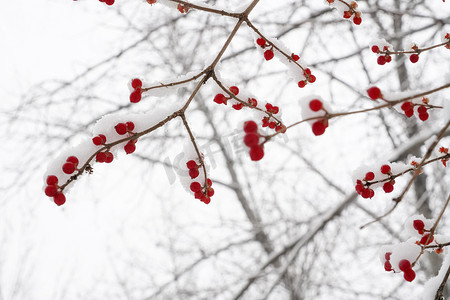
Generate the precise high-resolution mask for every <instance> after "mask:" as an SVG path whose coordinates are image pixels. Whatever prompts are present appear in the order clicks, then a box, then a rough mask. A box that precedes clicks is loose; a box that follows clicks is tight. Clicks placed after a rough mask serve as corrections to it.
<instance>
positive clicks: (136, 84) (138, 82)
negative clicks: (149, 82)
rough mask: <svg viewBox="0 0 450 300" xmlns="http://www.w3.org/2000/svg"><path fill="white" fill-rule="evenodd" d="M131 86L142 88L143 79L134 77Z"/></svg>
mask: <svg viewBox="0 0 450 300" xmlns="http://www.w3.org/2000/svg"><path fill="white" fill-rule="evenodd" d="M131 87H132V88H133V89H139V88H141V87H142V81H141V80H140V79H139V78H134V79H133V80H132V81H131Z"/></svg>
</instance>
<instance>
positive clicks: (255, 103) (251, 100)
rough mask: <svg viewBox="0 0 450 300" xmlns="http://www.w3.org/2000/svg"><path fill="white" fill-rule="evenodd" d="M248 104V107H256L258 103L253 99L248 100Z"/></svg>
mask: <svg viewBox="0 0 450 300" xmlns="http://www.w3.org/2000/svg"><path fill="white" fill-rule="evenodd" d="M248 104H249V105H250V106H255V107H256V106H257V105H258V101H257V100H256V99H255V98H248Z"/></svg>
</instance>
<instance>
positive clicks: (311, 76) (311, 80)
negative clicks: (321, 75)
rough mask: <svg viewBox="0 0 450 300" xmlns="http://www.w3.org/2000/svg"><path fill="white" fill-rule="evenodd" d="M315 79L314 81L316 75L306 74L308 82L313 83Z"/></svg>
mask: <svg viewBox="0 0 450 300" xmlns="http://www.w3.org/2000/svg"><path fill="white" fill-rule="evenodd" d="M315 81H316V76H314V75H309V76H308V82H310V83H313V82H315Z"/></svg>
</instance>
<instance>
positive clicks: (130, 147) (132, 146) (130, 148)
mask: <svg viewBox="0 0 450 300" xmlns="http://www.w3.org/2000/svg"><path fill="white" fill-rule="evenodd" d="M123 149H124V150H125V152H126V153H127V154H131V153H133V152H134V151H135V150H136V145H135V144H134V143H133V142H131V141H130V142H128V143H127V144H126V145H125V146H124V147H123Z"/></svg>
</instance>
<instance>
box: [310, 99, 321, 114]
mask: <svg viewBox="0 0 450 300" xmlns="http://www.w3.org/2000/svg"><path fill="white" fill-rule="evenodd" d="M309 108H310V109H311V110H312V111H319V110H321V109H322V101H320V100H318V99H314V100H311V102H309Z"/></svg>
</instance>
